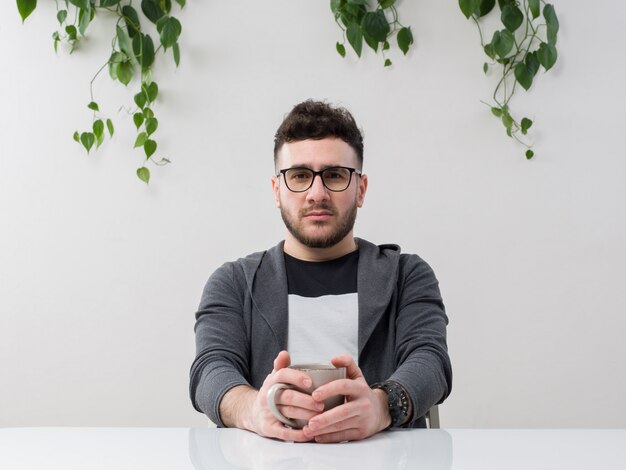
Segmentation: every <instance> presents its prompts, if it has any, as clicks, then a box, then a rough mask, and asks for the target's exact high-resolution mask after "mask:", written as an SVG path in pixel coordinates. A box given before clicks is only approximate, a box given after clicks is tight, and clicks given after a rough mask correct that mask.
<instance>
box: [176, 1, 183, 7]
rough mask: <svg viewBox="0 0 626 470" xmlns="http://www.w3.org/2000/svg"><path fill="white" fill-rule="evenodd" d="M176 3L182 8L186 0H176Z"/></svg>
mask: <svg viewBox="0 0 626 470" xmlns="http://www.w3.org/2000/svg"><path fill="white" fill-rule="evenodd" d="M176 3H178V4H179V5H180V7H181V8H183V7H184V6H185V0H176Z"/></svg>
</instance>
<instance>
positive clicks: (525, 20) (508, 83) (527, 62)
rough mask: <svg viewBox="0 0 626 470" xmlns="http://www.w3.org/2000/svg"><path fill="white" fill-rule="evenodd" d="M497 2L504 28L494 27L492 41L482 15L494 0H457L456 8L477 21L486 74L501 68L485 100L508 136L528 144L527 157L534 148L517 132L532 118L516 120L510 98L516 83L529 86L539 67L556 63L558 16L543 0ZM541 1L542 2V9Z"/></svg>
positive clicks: (524, 128) (530, 124)
mask: <svg viewBox="0 0 626 470" xmlns="http://www.w3.org/2000/svg"><path fill="white" fill-rule="evenodd" d="M497 3H498V8H499V9H500V22H501V23H502V25H503V26H504V28H503V29H497V30H496V31H494V33H493V36H492V38H491V41H490V42H489V43H486V44H485V42H484V37H485V36H484V34H483V31H482V28H481V19H482V17H484V16H485V15H487V14H488V13H489V12H491V11H492V10H494V9H495V4H496V2H495V0H459V8H460V9H461V12H462V13H463V15H465V17H466V18H468V19H472V20H473V21H474V22H475V23H476V26H477V27H478V31H479V34H480V41H481V45H482V47H483V51H484V52H485V55H486V56H487V57H488V58H489V59H490V61H491V62H485V64H484V65H483V71H484V72H485V74H487V73H488V72H489V71H490V70H492V69H499V70H500V78H499V81H498V82H497V85H496V89H495V91H494V93H493V103H490V104H488V105H489V107H490V109H491V112H492V114H493V115H494V116H496V117H497V118H498V119H500V121H501V122H502V125H503V126H504V128H505V131H506V134H507V135H508V136H509V137H512V138H514V139H515V140H517V141H518V142H520V143H522V144H523V145H524V146H526V147H528V150H527V151H526V158H527V159H529V160H530V159H531V158H532V157H533V156H534V152H533V151H532V150H530V145H529V144H528V143H526V142H524V141H523V140H521V139H520V137H519V134H521V135H522V136H525V135H527V133H528V130H529V129H530V127H531V126H532V124H533V121H531V120H530V119H528V118H523V119H522V120H521V121H520V122H518V121H517V120H515V119H514V117H513V116H512V115H511V112H510V108H509V102H510V101H511V98H512V97H513V95H514V94H515V90H516V88H517V85H520V86H521V87H522V88H523V89H524V90H529V89H530V88H531V87H532V85H533V83H534V80H535V77H536V75H537V73H538V72H539V68H540V67H543V68H544V70H545V71H548V70H550V69H551V68H552V67H553V66H554V64H555V63H556V60H557V57H558V54H557V49H556V42H557V34H558V31H559V20H558V18H557V15H556V12H555V10H554V6H553V5H551V4H549V3H545V2H543V0H498V2H497ZM541 4H544V7H543V11H542V12H541V11H540V8H541Z"/></svg>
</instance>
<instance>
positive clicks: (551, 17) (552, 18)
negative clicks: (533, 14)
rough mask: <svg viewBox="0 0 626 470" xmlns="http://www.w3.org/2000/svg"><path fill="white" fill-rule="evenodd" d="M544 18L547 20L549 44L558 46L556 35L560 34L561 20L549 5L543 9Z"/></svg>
mask: <svg viewBox="0 0 626 470" xmlns="http://www.w3.org/2000/svg"><path fill="white" fill-rule="evenodd" d="M543 17H544V18H545V20H546V26H547V28H546V37H547V38H548V44H550V45H552V46H556V35H557V33H558V32H559V20H558V18H557V17H556V12H555V11H554V7H553V6H552V5H550V4H549V3H548V4H546V6H545V7H543Z"/></svg>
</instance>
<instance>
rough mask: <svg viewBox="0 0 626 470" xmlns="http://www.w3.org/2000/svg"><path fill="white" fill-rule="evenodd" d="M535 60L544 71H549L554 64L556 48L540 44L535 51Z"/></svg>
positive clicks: (543, 43)
mask: <svg viewBox="0 0 626 470" xmlns="http://www.w3.org/2000/svg"><path fill="white" fill-rule="evenodd" d="M537 59H538V60H539V63H540V64H541V65H542V66H543V68H544V69H546V71H548V70H550V69H551V68H552V66H553V65H554V64H555V63H556V59H557V52H556V47H554V46H553V45H552V44H548V43H545V42H542V43H541V45H540V46H539V49H538V50H537Z"/></svg>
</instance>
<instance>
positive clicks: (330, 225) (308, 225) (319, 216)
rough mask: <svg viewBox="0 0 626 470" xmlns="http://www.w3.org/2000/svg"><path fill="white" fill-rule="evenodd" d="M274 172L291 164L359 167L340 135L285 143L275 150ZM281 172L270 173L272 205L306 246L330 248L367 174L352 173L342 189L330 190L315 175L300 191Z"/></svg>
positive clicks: (343, 231) (357, 202) (347, 227)
mask: <svg viewBox="0 0 626 470" xmlns="http://www.w3.org/2000/svg"><path fill="white" fill-rule="evenodd" d="M276 163H277V168H276V170H277V171H276V173H277V174H279V171H280V170H283V169H287V168H294V167H303V168H309V169H311V170H314V171H321V170H324V169H325V168H329V167H334V166H341V167H348V168H355V169H356V170H360V166H359V164H358V160H357V156H356V153H355V151H354V149H353V148H352V147H350V145H348V144H347V143H345V142H344V141H343V140H341V139H337V138H325V139H321V140H312V139H309V140H302V141H298V142H291V143H285V144H284V145H283V146H282V148H281V149H280V151H279V153H278V158H277V162H276ZM284 178H285V176H284V175H282V174H281V175H280V176H274V177H273V178H272V188H273V190H274V198H275V200H276V206H277V207H278V208H280V213H281V215H282V218H283V221H284V222H285V225H286V226H287V229H288V230H289V234H290V235H291V236H292V237H293V238H294V239H295V240H297V241H298V242H299V243H301V244H302V245H304V246H307V247H309V248H330V247H332V246H334V245H336V244H337V243H339V242H341V241H342V240H344V239H346V238H347V237H350V238H352V228H353V227H354V221H355V219H356V212H357V208H358V207H361V206H362V205H363V200H364V198H365V191H366V189H367V177H366V176H365V175H363V176H358V175H357V174H356V173H352V175H351V178H350V184H349V186H348V187H347V189H346V190H345V191H341V192H333V191H330V190H329V189H328V188H326V187H325V186H324V184H323V183H322V178H321V176H319V175H316V176H315V177H314V179H313V185H312V186H311V187H310V188H309V189H308V190H306V191H303V192H292V191H290V190H289V188H287V185H286V184H285V180H284Z"/></svg>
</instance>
